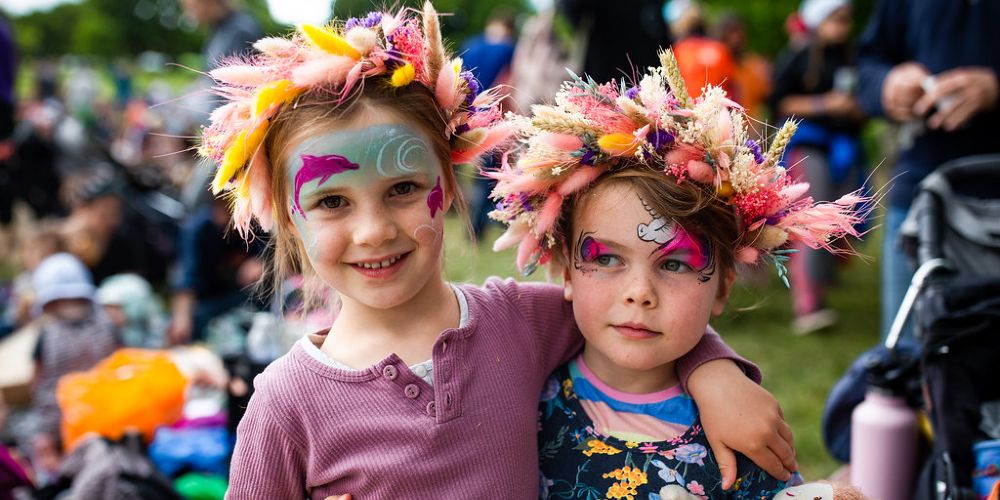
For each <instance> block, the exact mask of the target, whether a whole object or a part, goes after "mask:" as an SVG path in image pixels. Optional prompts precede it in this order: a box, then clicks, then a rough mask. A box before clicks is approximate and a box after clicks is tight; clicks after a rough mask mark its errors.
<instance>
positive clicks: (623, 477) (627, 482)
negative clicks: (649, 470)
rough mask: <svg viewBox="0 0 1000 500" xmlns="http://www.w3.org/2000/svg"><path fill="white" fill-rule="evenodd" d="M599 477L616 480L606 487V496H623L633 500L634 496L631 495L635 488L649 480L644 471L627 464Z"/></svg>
mask: <svg viewBox="0 0 1000 500" xmlns="http://www.w3.org/2000/svg"><path fill="white" fill-rule="evenodd" d="M601 477H603V478H605V479H606V478H615V479H617V480H618V482H617V483H614V484H612V485H611V487H610V488H608V492H607V498H615V499H622V498H624V499H626V500H634V499H635V497H634V496H633V495H635V494H636V488H638V487H639V486H642V485H644V484H646V483H647V482H649V481H648V479H647V477H646V473H645V472H643V471H642V470H641V469H639V468H638V467H630V466H627V465H626V466H625V467H622V468H621V469H615V470H613V471H611V472H608V473H607V474H603V475H602V476H601Z"/></svg>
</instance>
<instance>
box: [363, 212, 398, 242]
mask: <svg viewBox="0 0 1000 500" xmlns="http://www.w3.org/2000/svg"><path fill="white" fill-rule="evenodd" d="M390 215H391V214H390V212H389V211H388V210H386V209H385V208H384V207H367V208H364V209H362V213H361V214H360V217H359V219H358V220H357V223H356V224H355V226H354V233H353V240H354V244H355V245H359V246H369V247H377V246H379V245H382V244H383V243H385V242H387V241H392V240H393V239H395V238H396V235H397V234H398V231H397V229H396V223H395V221H394V220H392V217H390Z"/></svg>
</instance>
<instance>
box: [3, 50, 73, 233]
mask: <svg viewBox="0 0 1000 500" xmlns="http://www.w3.org/2000/svg"><path fill="white" fill-rule="evenodd" d="M65 118H66V107H65V106H64V105H63V103H62V99H61V98H60V96H59V83H58V76H57V70H56V66H55V63H53V62H51V61H39V62H36V63H35V81H34V92H33V96H32V98H31V99H30V100H29V101H28V102H26V103H25V104H24V106H23V109H22V112H21V117H20V121H19V122H18V123H17V126H16V128H15V130H14V142H15V149H14V156H13V157H12V158H11V159H10V190H11V195H12V196H13V198H14V200H15V201H23V202H24V203H26V204H27V205H28V207H29V208H30V209H31V211H32V213H33V215H34V216H35V217H36V218H38V219H42V218H45V217H47V216H53V215H63V214H64V213H65V212H64V210H63V208H62V206H61V205H60V202H59V188H60V184H61V179H60V176H59V172H58V169H57V165H56V162H57V159H58V146H57V143H56V130H57V128H58V127H59V125H60V124H61V123H62V122H63V121H64V120H65Z"/></svg>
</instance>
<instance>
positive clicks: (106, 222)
mask: <svg viewBox="0 0 1000 500" xmlns="http://www.w3.org/2000/svg"><path fill="white" fill-rule="evenodd" d="M63 199H64V202H65V204H66V206H68V207H69V208H70V214H69V217H68V218H67V219H66V222H65V223H64V225H63V228H62V230H63V237H64V238H65V240H66V248H67V249H68V251H69V252H70V253H72V254H74V255H76V256H77V257H78V258H80V260H82V261H83V262H84V263H85V264H86V265H87V267H88V268H89V269H90V271H91V273H92V275H93V276H94V279H95V280H97V281H98V282H100V281H103V280H104V279H105V278H107V277H108V276H112V275H115V274H121V273H127V272H134V273H138V274H141V275H143V276H147V275H149V273H151V270H150V269H149V256H150V254H149V252H148V251H147V248H146V247H145V246H144V240H143V237H142V233H141V229H142V228H141V227H137V226H138V225H137V224H128V223H126V211H125V200H124V198H123V192H122V185H121V182H120V181H119V179H118V178H117V177H116V176H115V174H114V173H113V172H111V171H110V170H109V169H107V168H103V167H100V166H97V167H92V168H88V169H86V170H80V171H79V172H74V173H72V174H70V175H69V176H68V177H67V178H66V181H65V183H64V186H63Z"/></svg>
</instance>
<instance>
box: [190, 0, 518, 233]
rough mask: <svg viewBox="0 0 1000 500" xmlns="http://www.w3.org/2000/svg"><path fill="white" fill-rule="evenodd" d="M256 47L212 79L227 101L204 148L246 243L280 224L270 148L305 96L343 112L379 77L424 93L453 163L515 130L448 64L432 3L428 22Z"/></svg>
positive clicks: (314, 30) (402, 18) (421, 16)
mask: <svg viewBox="0 0 1000 500" xmlns="http://www.w3.org/2000/svg"><path fill="white" fill-rule="evenodd" d="M254 48H255V49H256V50H257V51H258V52H259V54H256V55H253V56H250V57H248V58H242V59H232V60H229V61H226V62H224V63H223V64H222V65H221V66H220V67H219V68H217V69H215V70H212V71H211V72H210V73H209V74H210V76H211V77H212V78H213V79H215V81H216V86H215V91H216V92H217V93H218V94H220V95H221V96H222V97H223V98H224V99H225V100H227V101H228V102H227V103H226V104H224V105H222V106H220V107H219V108H217V109H216V110H215V111H214V112H212V115H211V117H210V125H209V126H208V127H207V128H206V129H205V130H204V131H203V133H202V138H201V145H200V147H199V149H198V151H199V153H200V154H201V155H202V156H204V157H206V158H210V159H212V160H214V161H216V162H217V163H218V170H217V171H216V174H215V179H214V180H213V182H212V192H213V193H214V194H219V193H220V192H226V193H227V195H228V196H229V197H230V201H231V203H232V206H233V207H232V208H233V225H234V226H235V227H236V229H237V230H238V231H239V232H240V234H241V235H242V236H243V237H244V238H246V237H248V235H249V234H251V231H252V229H251V222H252V220H253V219H255V218H256V220H257V221H258V223H259V225H260V227H261V228H262V229H263V230H265V231H270V229H271V227H272V225H273V215H272V210H273V202H272V194H271V188H270V165H269V164H268V160H267V155H266V154H264V151H263V148H262V147H261V145H262V144H263V140H264V137H265V136H266V134H267V132H268V129H269V126H270V124H271V122H272V121H273V120H274V118H275V116H276V115H277V114H279V113H281V111H282V109H284V108H286V107H287V106H290V105H293V104H294V103H295V102H296V100H297V99H298V98H299V97H300V96H302V95H304V94H306V93H309V92H324V93H326V94H329V95H330V96H332V97H333V98H334V99H335V100H336V101H337V102H338V104H339V103H343V102H344V101H346V100H349V99H352V98H353V97H355V96H356V95H358V94H359V92H358V91H359V89H360V87H361V86H362V85H364V84H365V82H366V81H367V80H373V79H375V78H381V79H382V81H379V82H376V84H379V85H390V86H392V87H396V88H399V87H404V86H407V85H410V84H419V85H424V86H426V87H427V88H428V89H429V90H430V91H431V93H433V94H434V98H435V101H436V102H437V104H438V106H439V108H440V111H441V115H442V116H443V117H444V118H445V120H446V122H447V130H446V134H447V136H448V139H449V141H450V143H451V162H452V163H453V164H459V163H468V162H471V161H473V160H475V159H476V158H477V157H478V156H479V155H481V154H482V153H483V152H485V151H487V150H489V149H491V148H493V147H495V146H496V145H497V144H499V143H500V142H501V141H503V140H504V139H506V138H508V137H509V136H510V134H511V132H512V131H513V127H512V126H511V124H510V123H507V122H504V121H503V120H502V119H501V118H502V117H501V111H500V107H499V101H500V97H501V96H500V94H499V92H498V91H497V90H495V89H490V90H486V91H484V92H482V93H480V90H481V89H480V85H479V82H477V81H476V79H475V77H473V75H472V73H470V72H469V71H465V70H463V67H462V60H461V59H460V58H454V59H449V58H448V56H447V53H446V51H445V48H444V45H443V42H442V39H441V30H440V26H439V24H438V16H437V13H436V12H435V11H434V8H433V6H431V4H430V2H427V3H425V4H424V9H423V12H422V13H418V12H416V11H413V10H412V9H403V10H400V11H399V12H397V13H396V14H391V13H388V12H372V13H370V14H368V15H367V16H365V17H362V18H351V19H348V20H347V21H346V22H345V23H343V24H340V23H336V22H334V23H333V24H331V25H329V26H322V27H320V26H312V25H303V26H300V27H299V29H298V30H297V32H296V33H294V34H292V35H291V36H287V37H269V38H262V39H260V40H258V41H257V42H256V43H254Z"/></svg>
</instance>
